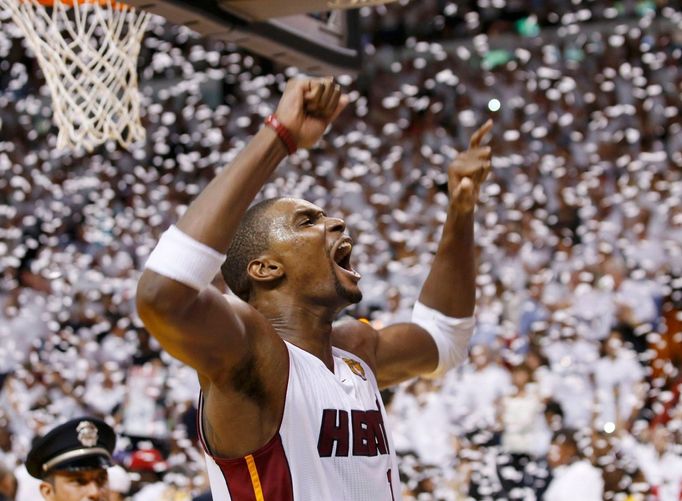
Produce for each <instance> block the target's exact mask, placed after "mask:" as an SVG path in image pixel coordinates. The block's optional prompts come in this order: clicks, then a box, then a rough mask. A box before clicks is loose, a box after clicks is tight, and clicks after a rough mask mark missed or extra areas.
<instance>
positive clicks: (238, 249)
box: [221, 197, 282, 301]
mask: <svg viewBox="0 0 682 501" xmlns="http://www.w3.org/2000/svg"><path fill="white" fill-rule="evenodd" d="M279 200H282V197H278V198H269V199H267V200H263V201H261V202H258V203H257V204H255V205H253V206H251V207H249V209H248V210H247V211H246V213H245V214H244V217H242V220H241V222H240V223H239V227H238V228H237V231H236V232H235V234H234V237H232V243H231V244H230V248H229V249H228V250H227V254H226V259H225V262H224V263H223V266H222V267H221V271H222V273H223V279H224V280H225V283H226V284H227V286H228V287H229V288H230V290H231V291H232V292H234V293H235V294H236V295H237V296H239V297H240V298H241V299H242V300H244V301H248V300H249V293H250V289H251V285H250V282H249V275H248V272H247V267H248V264H249V263H250V262H251V261H252V260H254V259H256V258H257V257H258V256H260V255H261V254H262V253H263V252H265V251H266V250H267V249H268V247H269V245H270V229H271V227H272V225H271V222H272V221H271V219H272V218H271V217H269V209H270V208H271V207H272V206H273V205H274V204H275V203H276V202H277V201H279Z"/></svg>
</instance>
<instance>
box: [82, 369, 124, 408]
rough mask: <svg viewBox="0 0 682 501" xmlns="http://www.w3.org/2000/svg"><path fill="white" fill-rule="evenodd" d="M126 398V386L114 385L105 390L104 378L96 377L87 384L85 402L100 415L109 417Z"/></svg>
mask: <svg viewBox="0 0 682 501" xmlns="http://www.w3.org/2000/svg"><path fill="white" fill-rule="evenodd" d="M124 398H125V386H124V385H123V384H121V383H116V384H114V386H113V387H111V388H105V387H104V386H103V384H102V378H101V377H98V375H94V376H93V377H92V378H91V379H90V380H88V382H87V387H86V390H85V394H84V395H83V401H84V402H85V403H86V404H87V405H88V406H89V407H90V408H92V409H93V410H95V411H97V412H98V413H100V414H102V415H104V416H108V415H110V414H111V413H112V412H113V410H114V408H115V407H116V406H117V405H119V404H121V403H123V399H124Z"/></svg>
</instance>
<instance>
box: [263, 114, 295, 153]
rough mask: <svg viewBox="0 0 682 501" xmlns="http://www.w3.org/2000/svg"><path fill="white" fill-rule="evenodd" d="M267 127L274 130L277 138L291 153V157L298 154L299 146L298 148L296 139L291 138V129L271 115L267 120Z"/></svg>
mask: <svg viewBox="0 0 682 501" xmlns="http://www.w3.org/2000/svg"><path fill="white" fill-rule="evenodd" d="M265 125H267V126H269V127H272V129H273V130H274V131H275V132H276V133H277V137H279V138H280V139H281V140H282V142H283V143H284V146H285V147H286V149H287V151H289V155H292V154H294V153H296V150H297V149H298V146H296V141H294V138H293V137H292V136H291V132H289V129H287V128H286V127H285V126H284V124H283V123H282V122H280V121H279V119H278V118H277V117H276V116H275V115H270V116H269V117H268V118H266V119H265Z"/></svg>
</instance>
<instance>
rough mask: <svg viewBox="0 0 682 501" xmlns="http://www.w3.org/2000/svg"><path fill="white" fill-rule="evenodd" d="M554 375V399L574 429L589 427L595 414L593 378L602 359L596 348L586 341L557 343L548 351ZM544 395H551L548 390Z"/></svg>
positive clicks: (548, 348) (568, 424) (565, 420)
mask: <svg viewBox="0 0 682 501" xmlns="http://www.w3.org/2000/svg"><path fill="white" fill-rule="evenodd" d="M545 355H546V356H547V357H548V358H549V360H550V366H551V368H552V373H553V375H554V376H555V377H552V378H551V383H552V395H554V398H555V399H556V400H557V401H558V402H559V403H560V404H561V408H562V409H563V411H564V423H565V425H566V426H568V427H571V428H582V427H584V426H588V425H589V424H590V423H591V420H592V413H593V411H594V386H593V384H592V383H591V381H590V375H591V373H592V371H593V370H594V363H595V362H596V361H597V360H598V359H599V352H598V351H597V348H596V346H595V345H594V344H593V343H591V342H589V341H585V340H576V341H572V342H567V341H557V342H554V343H552V344H550V345H549V346H548V347H547V348H546V349H545ZM544 391H547V390H546V389H544Z"/></svg>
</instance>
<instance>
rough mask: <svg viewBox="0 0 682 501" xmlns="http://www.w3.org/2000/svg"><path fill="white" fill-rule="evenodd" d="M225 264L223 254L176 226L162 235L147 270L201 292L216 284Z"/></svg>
mask: <svg viewBox="0 0 682 501" xmlns="http://www.w3.org/2000/svg"><path fill="white" fill-rule="evenodd" d="M223 262H225V255H224V254H221V253H220V252H218V251H217V250H215V249H213V248H211V247H209V246H208V245H206V244H203V243H201V242H199V241H197V240H194V239H193V238H192V237H190V236H189V235H187V234H186V233H183V232H182V231H180V230H179V229H178V228H177V227H176V226H174V225H173V226H171V227H170V228H168V229H167V230H166V231H165V232H164V233H163V235H161V238H160V239H159V243H158V244H156V247H155V248H154V250H153V251H152V253H151V254H150V255H149V259H148V260H147V263H146V264H145V268H147V269H149V270H152V271H154V272H156V273H158V274H159V275H163V276H164V277H168V278H172V279H173V280H177V281H178V282H180V283H181V284H185V285H187V286H189V287H192V288H193V289H196V290H198V291H199V292H201V291H202V290H204V289H205V288H206V287H208V286H209V285H210V283H211V282H212V281H213V279H214V278H215V276H216V274H217V273H218V271H219V270H220V267H221V266H222V264H223Z"/></svg>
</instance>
